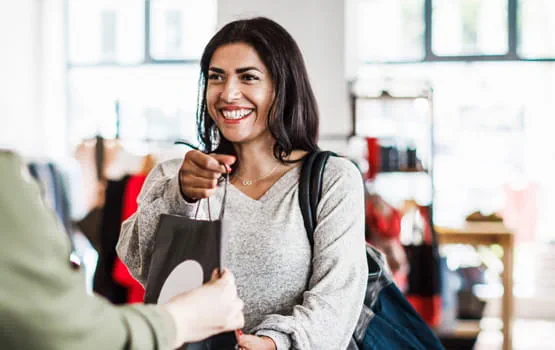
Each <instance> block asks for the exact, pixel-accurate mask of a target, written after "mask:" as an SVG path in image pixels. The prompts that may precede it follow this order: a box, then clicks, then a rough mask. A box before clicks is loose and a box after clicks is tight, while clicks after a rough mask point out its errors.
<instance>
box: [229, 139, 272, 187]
mask: <svg viewBox="0 0 555 350" xmlns="http://www.w3.org/2000/svg"><path fill="white" fill-rule="evenodd" d="M273 146H274V143H263V144H262V143H260V144H252V143H251V144H237V145H234V148H235V152H236V154H237V158H238V159H239V168H238V169H237V175H239V176H240V177H241V178H245V179H257V178H259V177H263V176H265V175H267V174H268V173H269V172H271V171H272V170H279V169H277V168H281V167H282V166H283V164H282V163H281V161H280V160H279V159H276V157H275V155H274V147H273Z"/></svg>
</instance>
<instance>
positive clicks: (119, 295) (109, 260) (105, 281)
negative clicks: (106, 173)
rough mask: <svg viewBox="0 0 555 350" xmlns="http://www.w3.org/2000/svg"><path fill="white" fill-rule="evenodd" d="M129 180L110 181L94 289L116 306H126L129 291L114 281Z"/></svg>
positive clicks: (101, 224)
mask: <svg viewBox="0 0 555 350" xmlns="http://www.w3.org/2000/svg"><path fill="white" fill-rule="evenodd" d="M128 180H129V176H125V177H124V178H123V179H121V180H119V181H108V184H107V186H106V202H105V204H104V210H103V215H102V220H101V223H100V230H99V232H98V234H99V242H100V250H99V252H98V253H99V257H98V265H97V267H96V272H95V275H94V284H93V289H94V291H95V292H96V293H98V294H100V295H103V296H104V297H106V298H107V299H108V300H110V301H111V302H112V303H114V304H124V303H125V301H126V299H127V289H126V288H125V287H123V286H120V285H119V284H117V283H116V282H115V281H114V279H113V273H112V272H113V270H114V262H115V260H116V256H117V255H116V244H117V242H118V238H119V233H120V230H121V215H122V214H121V213H122V208H123V193H124V191H125V187H126V185H127V181H128Z"/></svg>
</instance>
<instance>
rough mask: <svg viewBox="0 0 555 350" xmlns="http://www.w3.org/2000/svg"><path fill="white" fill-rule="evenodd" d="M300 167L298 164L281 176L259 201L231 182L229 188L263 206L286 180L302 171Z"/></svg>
mask: <svg viewBox="0 0 555 350" xmlns="http://www.w3.org/2000/svg"><path fill="white" fill-rule="evenodd" d="M300 165H301V164H296V165H295V166H294V167H292V168H291V169H289V170H287V171H286V172H285V173H283V175H281V176H280V178H279V179H277V180H276V182H274V183H273V184H272V186H270V187H269V188H268V189H267V190H266V192H264V193H263V194H262V196H260V198H258V199H255V198H252V197H251V196H249V195H248V194H246V193H245V192H243V191H241V189H239V188H238V187H237V186H235V185H234V184H232V183H231V182H229V187H230V188H232V189H233V190H234V191H236V192H238V193H239V195H241V196H242V197H244V198H246V199H247V200H248V201H249V202H252V203H257V204H262V203H264V202H265V201H266V200H267V198H269V197H270V195H271V194H272V193H273V192H275V191H278V190H279V189H280V188H281V187H282V184H283V183H284V182H285V179H287V178H289V177H290V176H292V175H293V174H296V173H297V172H298V171H300V168H301V167H300Z"/></svg>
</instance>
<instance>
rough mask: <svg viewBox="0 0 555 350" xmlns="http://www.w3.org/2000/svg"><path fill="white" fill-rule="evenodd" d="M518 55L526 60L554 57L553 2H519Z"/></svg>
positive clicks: (529, 0) (554, 13)
mask: <svg viewBox="0 0 555 350" xmlns="http://www.w3.org/2000/svg"><path fill="white" fill-rule="evenodd" d="M518 11H519V14H520V16H519V23H518V25H519V29H520V30H519V35H520V36H519V41H518V43H519V46H518V54H519V55H520V56H522V57H526V58H546V57H555V2H554V1H553V0H519V2H518Z"/></svg>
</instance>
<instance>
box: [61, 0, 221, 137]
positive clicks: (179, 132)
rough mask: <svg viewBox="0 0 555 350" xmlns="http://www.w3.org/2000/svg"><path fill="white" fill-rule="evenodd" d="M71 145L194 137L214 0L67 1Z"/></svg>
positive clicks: (214, 24)
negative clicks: (202, 62) (96, 140)
mask: <svg viewBox="0 0 555 350" xmlns="http://www.w3.org/2000/svg"><path fill="white" fill-rule="evenodd" d="M67 11H68V12H67V19H68V23H67V30H68V38H69V57H68V59H69V62H68V85H69V89H68V91H69V95H68V100H69V108H68V113H69V135H71V140H70V141H71V143H72V144H77V143H79V142H80V141H82V140H83V139H87V138H90V137H93V136H95V135H102V136H104V137H106V138H114V137H116V136H119V137H121V138H122V140H125V141H129V142H141V141H146V140H162V141H172V140H177V139H181V138H184V139H188V140H191V141H193V142H194V141H195V140H196V122H195V114H196V107H197V89H198V79H199V72H200V67H199V63H198V61H199V59H200V55H201V54H202V50H203V49H204V46H205V45H206V44H207V42H208V40H209V39H210V37H211V36H212V35H213V34H214V32H215V30H216V20H217V17H216V1H215V0H210V1H202V2H200V3H199V2H195V1H190V0H174V1H172V0H150V1H145V0H126V1H116V2H114V1H108V0H100V1H95V2H90V1H81V0H67Z"/></svg>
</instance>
